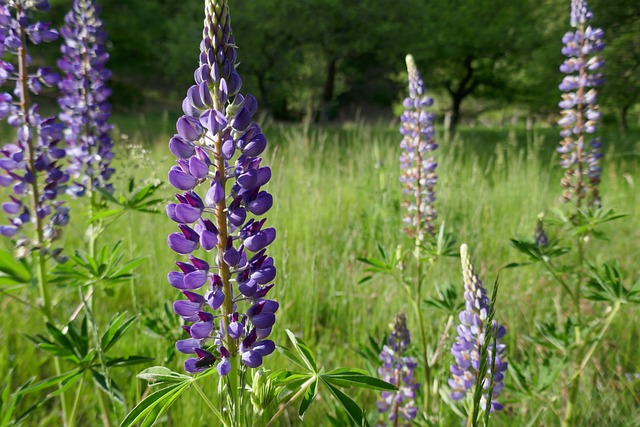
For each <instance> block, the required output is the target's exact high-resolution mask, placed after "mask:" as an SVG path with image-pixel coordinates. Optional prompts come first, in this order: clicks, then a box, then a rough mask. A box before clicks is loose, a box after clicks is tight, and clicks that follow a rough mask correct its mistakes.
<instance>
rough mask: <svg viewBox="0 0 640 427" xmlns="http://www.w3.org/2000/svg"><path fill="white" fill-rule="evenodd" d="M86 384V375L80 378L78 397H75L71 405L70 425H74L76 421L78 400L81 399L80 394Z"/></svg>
mask: <svg viewBox="0 0 640 427" xmlns="http://www.w3.org/2000/svg"><path fill="white" fill-rule="evenodd" d="M83 385H84V375H82V378H80V384H79V385H78V388H77V389H76V397H75V399H73V406H72V407H71V414H70V416H69V427H73V425H74V421H75V419H76V410H77V409H78V402H79V401H80V395H81V391H82V386H83Z"/></svg>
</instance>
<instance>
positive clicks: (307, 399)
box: [298, 379, 318, 420]
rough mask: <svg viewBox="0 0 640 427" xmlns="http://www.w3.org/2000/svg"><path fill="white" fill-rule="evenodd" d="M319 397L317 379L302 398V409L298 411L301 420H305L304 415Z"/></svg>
mask: <svg viewBox="0 0 640 427" xmlns="http://www.w3.org/2000/svg"><path fill="white" fill-rule="evenodd" d="M317 395H318V380H317V379H316V380H315V381H314V382H312V383H311V384H310V385H309V388H308V389H307V392H306V393H305V394H304V396H303V397H302V402H300V409H299V410H298V416H299V417H300V419H301V420H302V419H303V418H304V414H305V413H306V412H307V410H308V409H309V406H311V403H313V400H314V399H315V398H316V396H317Z"/></svg>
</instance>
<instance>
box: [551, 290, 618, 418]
mask: <svg viewBox="0 0 640 427" xmlns="http://www.w3.org/2000/svg"><path fill="white" fill-rule="evenodd" d="M620 307H621V303H620V302H619V301H618V302H616V303H615V305H614V306H613V309H612V310H611V312H610V313H609V315H608V316H607V319H606V320H605V323H604V325H603V326H602V329H600V333H599V334H598V337H597V338H596V339H595V340H594V341H593V343H592V344H591V346H590V347H589V350H588V351H587V353H586V354H585V355H584V357H583V358H582V362H581V363H580V365H579V366H578V369H577V370H576V372H575V373H574V374H573V376H572V377H571V379H570V388H569V396H568V398H567V406H566V408H565V414H564V420H563V422H562V425H563V427H568V426H571V425H574V423H575V414H574V411H573V409H574V408H573V403H574V402H575V399H576V396H577V394H578V389H579V385H580V375H581V374H582V372H583V371H584V368H585V367H586V366H587V364H588V363H589V360H591V356H593V352H594V351H595V350H596V347H597V346H598V344H600V342H602V338H603V337H604V334H605V333H606V332H607V330H608V329H609V327H610V326H611V323H613V319H614V318H615V317H616V315H617V314H618V311H620Z"/></svg>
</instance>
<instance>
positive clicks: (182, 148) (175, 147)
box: [169, 135, 195, 159]
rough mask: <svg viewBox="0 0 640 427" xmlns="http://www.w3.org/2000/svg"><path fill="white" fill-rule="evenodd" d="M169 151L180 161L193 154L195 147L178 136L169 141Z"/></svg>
mask: <svg viewBox="0 0 640 427" xmlns="http://www.w3.org/2000/svg"><path fill="white" fill-rule="evenodd" d="M169 149H170V150H171V152H172V153H173V155H174V156H176V157H178V158H180V159H188V158H190V157H191V156H193V155H194V154H195V146H194V145H193V143H192V142H189V141H187V140H185V139H184V138H182V137H181V136H180V135H175V136H174V137H173V138H171V140H170V141H169Z"/></svg>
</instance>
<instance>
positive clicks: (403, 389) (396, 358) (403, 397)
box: [377, 313, 420, 426]
mask: <svg viewBox="0 0 640 427" xmlns="http://www.w3.org/2000/svg"><path fill="white" fill-rule="evenodd" d="M389 326H390V328H391V335H389V338H388V339H387V343H386V344H385V345H384V347H382V351H381V352H380V360H381V361H382V366H381V367H380V368H379V369H378V375H379V376H380V378H382V379H383V380H384V381H386V382H388V383H390V384H394V385H395V386H396V387H397V388H398V391H396V392H390V391H383V392H382V396H381V398H380V400H378V402H377V405H378V412H380V415H381V420H380V422H379V423H378V425H379V426H384V425H387V424H386V420H385V419H384V418H383V415H384V414H385V413H387V412H388V413H389V415H388V416H387V417H386V418H387V419H388V421H389V422H390V423H391V424H392V425H394V426H400V425H406V426H409V425H411V420H413V419H414V418H415V417H416V415H417V414H418V408H417V407H416V404H415V397H416V390H417V389H418V388H419V387H420V384H418V383H416V382H415V379H414V378H413V371H414V370H415V369H416V366H417V365H418V363H417V361H416V359H415V358H413V357H409V356H405V354H406V352H407V349H408V347H409V344H410V343H411V337H410V334H409V330H408V329H407V318H406V317H405V315H404V313H400V314H398V315H397V316H396V319H395V322H394V323H392V324H391V325H389Z"/></svg>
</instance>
